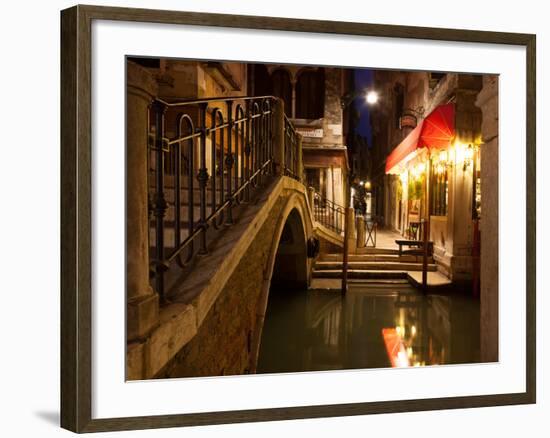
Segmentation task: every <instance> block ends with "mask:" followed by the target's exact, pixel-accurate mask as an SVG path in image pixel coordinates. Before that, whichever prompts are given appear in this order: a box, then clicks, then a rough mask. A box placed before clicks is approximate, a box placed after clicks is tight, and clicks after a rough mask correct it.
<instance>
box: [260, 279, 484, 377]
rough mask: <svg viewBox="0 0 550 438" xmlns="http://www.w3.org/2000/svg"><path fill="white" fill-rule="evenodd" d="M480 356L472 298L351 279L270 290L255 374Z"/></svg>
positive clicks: (462, 360) (436, 362) (469, 359)
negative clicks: (334, 285)
mask: <svg viewBox="0 0 550 438" xmlns="http://www.w3.org/2000/svg"><path fill="white" fill-rule="evenodd" d="M475 362H479V301H477V300H475V299H473V298H470V297H469V295H468V294H456V293H455V294H427V295H424V294H422V293H420V292H418V291H416V290H414V289H412V288H409V287H401V288H399V287H395V286H392V287H391V288H388V286H384V285H379V286H376V287H374V286H368V285H360V284H353V285H350V291H349V292H348V294H347V295H346V296H345V297H341V296H340V294H339V293H338V292H333V291H332V292H331V291H315V290H310V291H301V292H297V291H271V292H270V296H269V303H268V308H267V313H266V319H265V325H264V328H263V333H262V341H261V346H260V355H259V360H258V367H257V372H258V373H279V372H299V371H323V370H339V369H357V368H383V367H391V366H401V367H402V366H423V365H439V364H457V363H475Z"/></svg>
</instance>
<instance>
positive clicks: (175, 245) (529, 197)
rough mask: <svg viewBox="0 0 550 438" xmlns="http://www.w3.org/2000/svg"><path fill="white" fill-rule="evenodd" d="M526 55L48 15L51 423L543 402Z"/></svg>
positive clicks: (392, 35) (243, 27)
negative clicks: (53, 211) (52, 194)
mask: <svg viewBox="0 0 550 438" xmlns="http://www.w3.org/2000/svg"><path fill="white" fill-rule="evenodd" d="M535 41H536V39H535V35H529V34H516V33H501V32H485V31H470V30H459V29H438V28H420V27H408V26H395V25H380V24H364V23H347V22H331V21H313V20H296V19H286V18H285V19H283V18H273V17H255V16H234V15H222V14H206V13H194V12H175V11H161V10H144V9H125V8H110V7H97V6H75V7H72V8H70V9H66V10H64V11H62V12H61V55H62V56H61V111H62V113H61V121H62V127H61V128H62V129H61V151H62V155H61V158H62V163H61V168H62V177H61V217H62V223H61V258H62V259H61V266H62V272H61V274H62V278H61V305H62V308H61V367H62V369H61V423H62V424H61V425H62V427H64V428H66V429H69V430H72V431H74V432H94V431H111V430H127V429H145V428H161V427H177V426H190V425H206V424H220V423H235V422H252V421H272V420H286V419H299V418H317V417H328V416H349V415H365V414H373V413H393V412H405V411H420V410H435V409H455V408H470V407H483V406H499V405H513V404H526V403H535V401H536V396H535V386H536V385H535V382H536V369H535V363H536V360H535V359H536V356H535V354H536V352H535V343H536V338H535V336H536V334H535V327H536V324H535V290H536V285H535V257H536V255H535V253H536V251H535V217H536V205H535V193H536V192H535V191H536V187H535V161H536V157H535V111H536V107H535V86H536V77H535Z"/></svg>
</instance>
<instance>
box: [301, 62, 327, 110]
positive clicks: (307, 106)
mask: <svg viewBox="0 0 550 438" xmlns="http://www.w3.org/2000/svg"><path fill="white" fill-rule="evenodd" d="M324 103H325V75H324V70H323V69H319V70H305V71H303V72H302V73H300V75H299V76H298V81H297V82H296V115H295V117H296V118H297V119H320V118H321V117H323V114H324Z"/></svg>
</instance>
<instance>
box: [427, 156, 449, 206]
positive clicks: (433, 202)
mask: <svg viewBox="0 0 550 438" xmlns="http://www.w3.org/2000/svg"><path fill="white" fill-rule="evenodd" d="M430 163H431V172H430V215H432V216H446V215H447V206H448V204H449V175H448V172H447V166H445V165H444V164H441V163H439V162H435V161H434V160H431V162H430Z"/></svg>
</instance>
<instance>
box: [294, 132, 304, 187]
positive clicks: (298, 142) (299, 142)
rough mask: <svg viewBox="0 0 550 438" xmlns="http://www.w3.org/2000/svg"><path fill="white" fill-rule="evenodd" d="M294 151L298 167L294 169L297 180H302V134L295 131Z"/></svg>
mask: <svg viewBox="0 0 550 438" xmlns="http://www.w3.org/2000/svg"><path fill="white" fill-rule="evenodd" d="M296 153H297V154H298V156H297V160H296V161H297V163H296V166H297V167H298V168H297V169H296V176H297V177H298V181H303V180H304V175H303V170H304V158H303V153H302V136H301V135H300V134H298V133H296Z"/></svg>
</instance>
